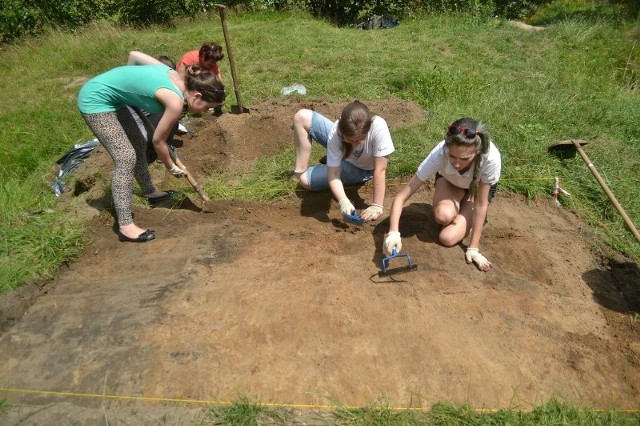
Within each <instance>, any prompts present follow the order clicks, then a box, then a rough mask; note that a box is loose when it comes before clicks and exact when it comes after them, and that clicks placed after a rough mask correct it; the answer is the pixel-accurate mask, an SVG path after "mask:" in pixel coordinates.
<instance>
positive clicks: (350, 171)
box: [306, 111, 373, 191]
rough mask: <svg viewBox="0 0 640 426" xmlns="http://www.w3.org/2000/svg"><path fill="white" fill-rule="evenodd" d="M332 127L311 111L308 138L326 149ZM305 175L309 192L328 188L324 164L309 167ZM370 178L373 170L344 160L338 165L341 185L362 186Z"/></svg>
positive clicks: (324, 119)
mask: <svg viewBox="0 0 640 426" xmlns="http://www.w3.org/2000/svg"><path fill="white" fill-rule="evenodd" d="M332 127H333V121H331V120H329V119H328V118H326V117H325V116H323V115H322V114H319V113H317V112H315V111H313V113H312V116H311V129H310V131H309V138H310V139H311V140H314V141H316V142H318V143H319V144H320V145H322V146H324V147H325V148H326V147H327V143H328V142H329V132H330V131H331V128H332ZM306 174H307V180H308V181H309V188H310V189H311V191H321V190H323V189H327V188H329V180H328V168H327V166H326V164H317V165H315V166H311V167H309V168H308V169H307V171H306ZM371 178H373V170H363V169H360V168H358V167H356V166H354V165H353V164H351V163H349V162H348V161H344V160H342V162H341V163H340V180H341V181H342V184H343V185H357V184H362V183H364V182H367V181H368V180H371Z"/></svg>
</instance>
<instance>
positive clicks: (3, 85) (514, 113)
mask: <svg viewBox="0 0 640 426" xmlns="http://www.w3.org/2000/svg"><path fill="white" fill-rule="evenodd" d="M228 20H229V22H228V25H229V30H230V34H231V39H232V43H233V49H234V50H233V53H234V57H235V60H236V67H237V70H238V77H239V80H240V81H241V85H242V93H243V101H244V103H245V104H246V105H248V106H250V105H251V104H257V103H260V102H263V101H266V100H269V99H272V98H277V97H279V96H280V89H281V88H282V87H283V86H285V85H287V84H289V83H291V82H294V81H295V82H299V83H303V84H304V85H305V86H306V87H307V90H308V92H309V93H312V94H313V98H314V99H324V100H326V101H329V102H336V101H345V100H348V99H354V98H358V99H361V100H364V101H366V100H371V99H386V98H389V97H396V98H402V99H407V100H411V101H414V102H416V103H417V104H419V105H421V106H422V107H423V108H424V109H425V110H426V111H428V116H429V120H427V121H425V122H424V123H423V124H420V125H416V126H413V127H410V128H408V129H403V130H402V131H397V132H393V137H394V141H397V143H398V144H399V145H402V146H403V147H404V148H403V150H402V154H401V155H395V156H394V159H393V162H392V164H391V165H390V169H389V172H388V176H389V178H393V177H398V176H408V175H411V174H413V172H414V171H415V169H416V167H417V165H418V163H419V162H420V161H421V160H422V159H423V157H424V154H423V153H424V147H425V146H431V145H432V144H433V143H434V142H436V141H437V140H439V138H440V137H441V136H442V134H443V131H444V129H445V127H446V125H447V124H448V123H449V122H450V121H452V120H454V119H456V118H458V117H461V116H472V117H476V118H479V119H481V120H482V121H484V122H486V123H487V124H488V126H489V129H490V132H491V134H492V136H493V140H494V141H495V143H496V144H497V145H498V147H499V148H500V150H501V152H502V155H503V177H502V180H501V188H503V189H506V190H511V191H516V192H519V193H523V194H526V195H527V196H528V197H531V198H536V197H546V198H549V197H551V194H552V189H553V181H554V177H556V176H558V177H559V178H560V179H561V182H562V186H563V188H565V189H566V190H567V191H569V192H570V193H571V196H569V197H564V198H563V203H564V205H565V206H566V208H570V209H574V210H575V211H576V212H577V213H578V214H579V215H580V216H581V217H582V218H583V220H585V221H586V222H587V223H588V224H589V225H590V226H591V227H592V228H593V230H594V231H595V232H596V234H597V235H598V236H599V237H600V238H601V239H602V241H603V242H604V243H606V244H607V246H608V247H610V248H612V249H614V250H617V251H619V252H621V253H623V254H625V255H627V256H629V257H631V258H632V259H633V260H635V261H636V262H637V261H638V260H639V259H640V245H639V244H638V242H637V241H636V240H635V239H634V238H633V236H632V234H631V233H630V232H629V230H628V229H627V228H626V227H625V224H624V222H623V220H622V218H621V217H620V215H619V214H618V212H617V211H616V210H615V208H614V206H613V204H612V203H611V202H610V200H609V199H608V198H607V196H606V195H605V193H604V191H603V190H602V188H601V187H600V186H599V185H598V183H597V182H596V180H595V179H594V177H593V176H592V175H591V174H590V173H589V171H588V170H587V168H586V166H585V164H584V163H583V162H582V160H581V159H580V158H579V157H575V158H573V159H565V160H559V159H558V158H556V157H555V156H552V155H550V154H549V153H548V152H547V147H548V145H550V144H551V143H554V142H557V141H560V140H566V139H585V140H587V141H588V142H589V145H588V146H587V148H586V150H587V153H588V155H589V157H590V158H591V160H592V162H593V163H594V164H595V165H596V167H597V169H598V171H599V173H600V174H601V175H602V176H603V178H604V179H605V181H606V183H607V185H608V186H609V187H610V189H611V191H612V192H613V193H614V194H615V196H616V197H617V199H618V201H619V202H620V204H621V205H622V206H623V207H624V208H625V210H626V212H627V214H628V215H629V216H630V218H631V220H632V221H633V222H634V223H635V224H637V225H640V189H639V188H640V185H638V182H639V179H638V173H639V172H640V125H639V120H638V118H639V117H640V90H639V84H640V83H639V81H638V75H639V73H640V43H639V41H640V29H639V28H638V25H637V24H624V23H622V24H621V23H619V22H615V23H614V22H606V21H603V22H594V21H580V20H563V21H558V22H555V23H551V24H549V25H548V26H547V28H546V29H545V30H544V31H525V30H522V29H518V28H515V27H513V26H511V25H509V24H507V23H505V22H503V21H498V20H485V19H478V18H475V17H472V16H438V17H423V18H417V19H413V20H405V21H403V22H402V23H401V25H400V26H399V27H397V28H394V29H390V30H381V31H357V30H353V29H346V28H336V27H334V26H332V25H330V24H328V23H327V22H324V21H320V20H315V19H312V18H311V17H309V16H307V15H303V14H290V13H267V12H264V13H247V14H240V15H235V14H231V15H230V16H229V17H228ZM205 40H218V41H222V40H223V36H222V29H221V26H220V22H219V19H218V16H217V15H216V14H211V15H202V16H201V17H199V18H198V19H197V20H189V21H186V20H185V21H182V22H177V23H175V25H172V26H170V27H166V28H165V27H151V28H146V29H144V30H137V29H118V28H114V27H111V26H109V25H105V24H95V25H92V26H90V27H87V28H84V29H82V30H80V31H77V32H76V33H72V34H70V33H61V32H56V31H53V32H50V33H48V34H46V35H45V36H44V37H40V38H37V39H25V40H22V41H20V42H18V43H17V44H15V45H10V46H8V45H5V46H2V47H1V48H0V58H1V59H2V60H1V61H0V72H1V73H2V79H1V80H0V148H1V149H2V152H3V160H2V162H1V166H0V178H1V179H2V185H1V186H0V226H1V228H2V233H1V235H2V240H1V246H0V277H2V282H1V283H0V291H7V290H9V289H13V288H16V287H18V286H19V285H21V284H24V283H26V282H31V281H33V280H38V279H42V278H46V277H48V276H50V275H51V274H53V273H54V272H55V270H56V268H57V267H58V266H59V265H60V264H62V263H63V262H65V261H67V260H69V259H71V258H73V256H74V255H76V254H77V253H78V252H79V251H80V250H81V249H82V247H83V244H84V232H83V225H84V224H83V223H81V222H78V221H77V220H76V219H75V218H73V217H67V216H65V215H64V214H63V213H62V212H60V211H58V210H57V209H56V206H57V199H56V197H55V195H54V193H53V191H52V190H51V188H50V187H49V184H50V183H51V180H52V178H53V176H54V172H55V170H56V167H55V161H56V160H57V159H58V158H59V157H60V156H61V155H62V154H64V153H65V152H67V151H68V150H69V149H70V148H71V147H72V146H73V145H74V144H76V143H79V142H83V141H86V140H88V139H91V138H92V137H93V136H92V135H91V133H90V131H89V129H88V128H87V126H86V125H85V124H84V122H83V120H82V118H81V116H80V114H79V113H78V110H77V107H76V95H77V92H78V90H79V85H78V83H77V81H79V80H80V79H84V78H87V77H91V76H93V75H96V74H98V73H100V72H103V71H105V70H107V69H109V68H111V67H115V66H118V65H122V64H124V63H125V61H126V57H127V53H128V51H130V50H133V49H138V50H142V51H145V52H147V53H149V54H153V55H159V54H164V55H168V56H170V57H173V58H178V56H179V55H180V54H182V53H183V52H184V51H186V50H190V49H192V48H195V47H197V46H198V45H199V44H200V43H201V42H203V41H205ZM227 80H228V81H229V82H230V81H231V79H230V77H229V78H228V79H227ZM229 92H230V99H229V100H228V102H227V104H228V105H231V104H233V103H234V99H233V93H231V92H232V91H231V90H230V91H229ZM413 148H415V149H413ZM279 158H280V157H274V158H272V159H265V161H264V162H261V163H260V164H259V165H258V166H257V167H259V168H278V167H280V168H281V167H284V166H282V165H281V164H280V162H279V161H278V159H279ZM262 174H263V173H261V170H256V171H255V175H256V176H257V175H262ZM252 182H253V183H254V185H256V188H257V191H252V190H251V187H250V185H251V183H252ZM246 183H247V185H249V187H248V188H247V190H246V193H242V192H238V191H237V190H235V189H233V188H224V187H220V188H215V189H214V192H215V193H216V194H219V196H221V197H225V196H226V197H238V198H242V197H247V198H251V197H253V195H252V194H253V193H254V192H260V193H263V192H262V191H259V188H261V187H263V186H264V182H263V181H260V180H259V179H255V180H251V179H248V180H247V182H246ZM245 186H246V185H245ZM210 192H211V191H210ZM277 193H278V192H277V191H274V194H277ZM598 246H599V245H598V244H594V247H598ZM3 406H6V401H3V403H2V404H0V409H3ZM260 416H262V417H260ZM265 416H266V417H265ZM282 416H284V417H282ZM281 418H285V420H281ZM260 419H262V421H265V422H267V423H268V422H270V421H272V422H275V423H276V424H278V423H279V422H280V424H289V423H287V420H286V416H285V415H284V414H282V413H278V412H274V411H271V410H270V409H266V408H264V407H259V406H256V405H254V404H252V403H249V402H248V401H245V400H241V401H240V402H238V403H236V404H235V405H234V406H232V407H230V408H229V409H228V410H224V409H212V410H209V411H206V412H203V415H202V416H201V423H200V424H219V422H220V421H222V422H223V423H225V424H258V422H259V421H260ZM270 419H271V420H270ZM278 419H280V420H278ZM334 420H335V421H336V423H338V424H380V425H382V424H384V425H388V424H470V425H476V424H531V425H534V424H535V425H538V424H638V422H639V421H640V419H638V416H637V413H630V414H627V413H609V412H595V413H594V412H590V411H589V410H585V411H582V410H576V409H574V408H572V407H567V406H565V405H563V404H560V403H555V402H552V403H549V404H546V405H544V406H541V407H540V408H538V409H536V410H534V411H533V412H531V413H521V412H519V411H517V410H508V411H501V412H497V413H485V414H483V413H477V412H475V411H473V410H468V409H465V408H464V407H463V408H454V407H450V406H446V405H443V406H437V407H434V409H433V410H432V411H431V412H429V413H427V414H421V413H414V412H410V411H400V412H398V411H394V410H392V409H390V408H388V407H382V408H379V407H370V408H363V409H347V408H338V409H337V411H336V412H335V413H334ZM216 422H217V423H216Z"/></svg>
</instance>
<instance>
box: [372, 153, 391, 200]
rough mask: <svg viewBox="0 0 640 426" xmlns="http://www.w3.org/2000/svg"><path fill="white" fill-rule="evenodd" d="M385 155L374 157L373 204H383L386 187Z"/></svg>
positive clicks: (386, 161)
mask: <svg viewBox="0 0 640 426" xmlns="http://www.w3.org/2000/svg"><path fill="white" fill-rule="evenodd" d="M388 163H389V159H388V158H387V157H376V158H375V159H374V170H373V204H378V205H381V206H382V205H383V204H384V192H385V189H386V179H387V164H388Z"/></svg>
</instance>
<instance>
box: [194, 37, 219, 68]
mask: <svg viewBox="0 0 640 426" xmlns="http://www.w3.org/2000/svg"><path fill="white" fill-rule="evenodd" d="M223 58H224V53H222V46H220V45H219V44H218V43H213V42H211V43H204V44H203V45H202V46H201V47H200V51H199V52H198V59H199V61H200V64H203V63H204V62H207V61H215V62H218V61H221V60H222V59H223Z"/></svg>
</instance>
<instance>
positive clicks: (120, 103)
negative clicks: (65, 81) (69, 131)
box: [78, 51, 226, 242]
mask: <svg viewBox="0 0 640 426" xmlns="http://www.w3.org/2000/svg"><path fill="white" fill-rule="evenodd" d="M225 96H226V95H225V91H224V86H223V85H222V83H221V82H220V80H219V79H218V78H217V77H216V76H215V75H214V74H213V73H211V72H201V71H200V69H199V68H198V67H197V66H193V67H188V68H187V73H186V75H185V76H184V78H183V77H181V76H180V75H179V74H178V73H177V72H176V71H175V70H172V69H171V68H170V67H168V66H166V65H164V64H162V63H161V62H160V61H158V60H157V59H155V58H153V57H152V56H149V55H146V54H144V53H142V52H138V51H132V52H130V53H129V59H128V64H127V65H126V66H121V67H117V68H113V69H111V70H109V71H107V72H105V73H103V74H100V75H98V76H96V77H94V78H92V79H91V80H89V81H88V82H87V83H85V85H84V86H82V89H80V93H79V94H78V108H79V109H80V112H81V113H82V117H83V118H84V120H85V121H86V123H87V125H88V126H89V128H90V129H91V131H92V132H93V134H94V135H95V136H96V138H98V140H99V141H100V143H101V144H102V146H104V147H105V149H106V150H107V152H109V154H110V155H111V157H112V158H113V162H114V168H113V172H112V183H111V192H112V197H113V203H114V206H115V211H116V217H117V220H118V238H119V239H120V241H130V242H146V241H151V240H153V239H154V238H155V232H154V231H153V230H150V229H146V230H145V229H142V228H140V227H138V226H137V225H136V224H135V223H133V215H132V193H133V178H134V177H135V178H136V180H137V181H138V184H139V185H140V188H141V189H142V194H143V196H144V197H146V198H148V200H149V203H151V204H154V203H156V202H158V201H159V200H162V199H166V198H168V197H170V196H171V195H172V193H170V192H165V191H160V190H157V189H156V188H155V187H154V185H153V182H152V181H151V176H150V175H149V169H148V166H147V160H146V146H147V141H146V139H145V138H144V137H143V135H142V133H140V130H139V128H138V126H137V124H136V121H135V120H134V119H133V116H132V115H131V113H130V111H129V109H128V108H127V105H129V106H132V107H137V108H141V109H144V110H145V111H147V112H150V113H154V112H162V117H161V118H160V121H159V122H158V125H157V127H156V131H155V132H154V134H153V146H154V149H155V150H156V152H157V154H158V158H159V159H160V160H161V161H162V162H163V163H164V166H165V167H166V169H167V170H168V171H169V172H170V173H171V174H172V175H174V176H176V177H181V176H183V175H186V172H185V171H184V170H182V169H181V168H180V167H178V166H176V164H175V163H174V162H173V160H172V159H171V156H170V155H169V148H168V146H167V138H168V137H169V134H170V133H171V129H172V128H173V126H174V125H175V124H176V123H177V122H178V119H179V118H180V115H181V113H182V109H183V106H184V103H185V102H186V103H187V105H188V107H189V110H190V111H191V112H204V111H207V110H208V109H209V108H213V107H215V106H217V105H220V104H222V103H223V102H224V99H225Z"/></svg>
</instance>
